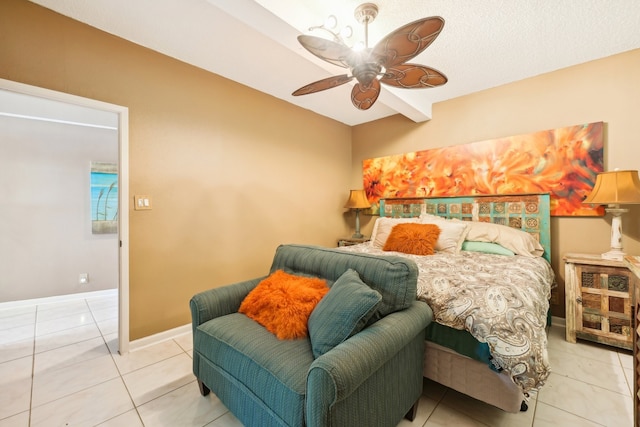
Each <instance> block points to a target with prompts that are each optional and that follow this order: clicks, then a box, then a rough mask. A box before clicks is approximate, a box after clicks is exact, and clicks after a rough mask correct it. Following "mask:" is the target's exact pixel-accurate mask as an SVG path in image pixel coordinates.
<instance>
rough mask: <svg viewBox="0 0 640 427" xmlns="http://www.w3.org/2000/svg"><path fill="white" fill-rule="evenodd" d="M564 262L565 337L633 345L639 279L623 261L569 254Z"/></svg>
mask: <svg viewBox="0 0 640 427" xmlns="http://www.w3.org/2000/svg"><path fill="white" fill-rule="evenodd" d="M563 260H564V262H565V308H566V314H565V315H566V325H567V326H566V339H567V341H569V342H572V343H575V342H576V338H580V339H585V340H590V341H595V342H599V343H602V344H607V345H612V346H615V347H620V348H626V349H629V350H630V349H632V348H633V329H634V314H633V308H634V307H633V304H634V296H635V295H634V294H635V289H636V286H637V282H638V279H637V277H636V276H635V274H633V273H632V272H631V271H630V270H629V269H628V268H627V266H626V265H625V263H624V262H622V261H614V260H608V259H602V258H601V257H600V255H596V254H576V253H569V254H566V255H565V256H564V257H563Z"/></svg>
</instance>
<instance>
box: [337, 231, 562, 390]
mask: <svg viewBox="0 0 640 427" xmlns="http://www.w3.org/2000/svg"><path fill="white" fill-rule="evenodd" d="M341 249H343V250H346V251H349V252H365V253H370V254H373V255H400V256H403V257H407V258H411V259H413V260H414V261H415V262H416V264H417V265H418V269H419V275H418V299H420V300H422V301H425V302H426V303H427V304H429V306H430V307H431V309H432V310H433V313H434V320H435V321H436V322H438V323H441V324H443V325H445V326H449V327H451V328H455V329H463V330H467V331H469V332H470V333H471V335H473V337H474V338H476V339H477V340H478V341H480V342H486V343H487V344H488V346H489V350H490V352H491V355H492V357H493V362H494V363H496V364H497V365H498V366H499V367H500V368H502V369H504V371H505V372H506V373H508V375H509V376H510V377H511V379H512V380H513V381H514V382H515V383H516V384H517V385H518V386H520V388H521V389H522V390H523V392H525V393H528V392H530V391H534V390H537V389H538V388H540V387H541V386H542V385H544V383H545V380H546V379H547V377H548V376H549V373H550V369H549V358H548V355H547V335H546V331H545V327H546V321H547V311H548V309H549V298H550V295H551V285H552V283H553V281H554V273H553V270H552V269H551V266H550V265H549V263H548V262H547V261H546V260H545V259H543V258H539V257H536V258H532V257H523V256H518V255H516V256H501V255H491V254H484V253H480V252H468V251H461V252H460V253H459V254H445V253H436V254H435V255H432V256H418V255H407V254H402V253H398V252H384V251H382V250H380V249H378V248H374V247H373V246H370V245H369V244H367V243H365V244H359V245H354V246H347V247H343V248H341Z"/></svg>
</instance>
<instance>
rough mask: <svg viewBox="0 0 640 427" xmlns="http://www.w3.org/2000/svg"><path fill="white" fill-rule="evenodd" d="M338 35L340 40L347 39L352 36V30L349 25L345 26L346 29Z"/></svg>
mask: <svg viewBox="0 0 640 427" xmlns="http://www.w3.org/2000/svg"><path fill="white" fill-rule="evenodd" d="M340 35H341V36H342V38H344V39H348V38H350V37H351V36H353V28H351V26H350V25H347V26H346V27H344V28H343V29H342V30H340Z"/></svg>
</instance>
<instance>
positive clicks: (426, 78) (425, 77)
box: [380, 64, 447, 89]
mask: <svg viewBox="0 0 640 427" xmlns="http://www.w3.org/2000/svg"><path fill="white" fill-rule="evenodd" d="M380 82H381V83H384V84H387V85H389V86H395V87H402V88H405V89H423V88H429V87H436V86H441V85H443V84H445V83H446V82H447V76H445V75H444V74H442V73H441V72H440V71H438V70H434V69H433V68H429V67H425V66H424V65H418V64H399V65H394V66H392V67H387V68H386V71H385V73H384V76H383V77H382V78H381V79H380Z"/></svg>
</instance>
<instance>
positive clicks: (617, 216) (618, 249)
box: [600, 205, 629, 261]
mask: <svg viewBox="0 0 640 427" xmlns="http://www.w3.org/2000/svg"><path fill="white" fill-rule="evenodd" d="M605 210H606V211H607V213H610V214H611V215H612V216H613V217H612V218H611V249H609V251H608V252H605V253H603V254H602V255H600V257H601V258H602V259H610V260H615V261H622V258H623V257H624V255H625V253H624V252H623V251H622V214H623V213H626V212H629V209H621V208H620V205H609V206H608V207H607V208H606V209H605Z"/></svg>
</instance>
